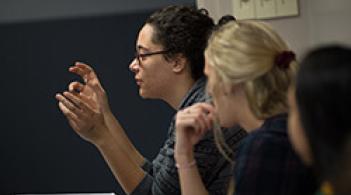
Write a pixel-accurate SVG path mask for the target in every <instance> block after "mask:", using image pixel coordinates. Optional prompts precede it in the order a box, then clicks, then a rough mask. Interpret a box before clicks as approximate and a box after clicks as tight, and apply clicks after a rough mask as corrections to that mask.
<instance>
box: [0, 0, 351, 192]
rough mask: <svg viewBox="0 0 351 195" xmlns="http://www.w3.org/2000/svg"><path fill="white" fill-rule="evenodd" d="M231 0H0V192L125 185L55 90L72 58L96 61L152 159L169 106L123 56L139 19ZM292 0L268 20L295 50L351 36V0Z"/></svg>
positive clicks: (216, 9)
mask: <svg viewBox="0 0 351 195" xmlns="http://www.w3.org/2000/svg"><path fill="white" fill-rule="evenodd" d="M247 1H252V0H246V1H245V2H247ZM270 1H279V0H270ZM234 2H235V0H220V1H213V0H198V1H195V0H178V1H171V0H147V1H146V0H132V1H122V0H74V1H72V0H50V1H47V0H0V67H1V71H0V75H1V76H0V79H1V80H0V81H1V82H0V83H1V84H0V86H1V92H0V94H1V96H0V97H1V99H0V106H1V109H0V113H1V116H0V120H1V127H0V132H1V134H0V135H1V141H0V194H1V195H2V194H15V193H63V192H112V191H114V192H117V193H119V194H123V192H122V190H121V189H120V187H119V185H118V183H117V182H116V181H115V179H114V177H113V175H112V174H111V172H110V171H109V169H108V167H107V165H106V163H105V162H104V160H103V158H102V157H101V155H100V154H99V152H98V151H97V150H96V149H95V148H94V147H93V146H92V145H91V144H89V143H87V142H85V141H84V140H82V139H80V138H79V136H78V135H76V134H75V133H74V131H73V130H72V129H71V128H70V126H69V124H68V123H67V121H66V119H65V118H64V116H63V115H62V114H61V112H60V111H59V109H58V106H57V101H56V100H55V94H56V93H57V92H62V91H63V90H66V88H67V84H68V83H69V82H70V81H73V80H76V79H78V77H77V76H75V75H73V74H70V73H69V72H68V67H69V66H70V65H72V64H73V63H74V62H75V61H82V62H86V63H88V64H91V65H92V66H93V67H94V68H95V70H96V72H97V74H98V75H99V77H100V80H101V82H102V84H103V86H104V88H105V90H106V91H107V93H108V96H109V100H110V104H111V107H112V110H113V112H114V114H115V115H116V116H117V118H118V119H119V120H120V122H121V123H122V125H123V126H124V127H125V129H126V130H127V134H128V135H129V136H130V138H131V139H132V141H133V143H134V144H135V145H136V147H137V148H138V149H140V151H141V152H142V153H143V154H144V155H145V156H146V157H147V158H149V159H152V158H153V157H154V156H155V155H156V154H157V153H158V150H159V148H160V146H161V145H162V143H163V141H164V138H165V137H166V134H167V130H168V123H169V120H170V119H171V117H172V116H173V114H174V111H173V110H172V109H171V108H170V107H169V106H168V105H166V104H165V103H163V102H161V101H157V100H142V99H141V98H140V97H139V95H138V88H137V86H136V84H135V82H134V79H133V74H132V73H131V72H130V71H129V70H128V65H129V63H130V61H131V60H132V59H133V55H134V51H135V39H136V36H137V33H138V31H139V29H140V28H141V26H142V25H143V22H144V21H145V19H146V18H147V17H148V16H149V14H150V13H152V12H153V11H155V10H157V9H159V8H162V7H164V6H167V5H171V4H172V5H173V4H186V5H192V6H195V5H196V4H198V5H199V6H200V7H205V8H207V9H208V10H209V11H210V14H211V15H212V16H213V17H214V18H216V19H218V18H219V17H220V16H221V15H223V14H233V9H232V8H233V4H234ZM297 2H298V14H297V15H295V16H289V17H278V18H269V19H266V21H267V22H269V23H271V24H272V25H273V26H274V28H276V29H277V30H278V32H280V33H281V34H282V36H283V37H284V38H285V39H286V40H287V41H288V42H289V44H290V45H291V47H292V49H293V50H295V51H296V53H297V54H298V55H299V58H301V56H302V55H303V54H304V53H305V51H306V50H308V49H309V48H311V47H314V46H317V45H321V44H327V43H335V42H336V43H343V44H351V25H350V24H351V23H350V22H349V20H350V19H351V12H350V11H349V10H350V8H351V1H349V0H333V1H330V0H308V1H306V0H299V1H297ZM234 15H235V14H234ZM121 160H123V159H121Z"/></svg>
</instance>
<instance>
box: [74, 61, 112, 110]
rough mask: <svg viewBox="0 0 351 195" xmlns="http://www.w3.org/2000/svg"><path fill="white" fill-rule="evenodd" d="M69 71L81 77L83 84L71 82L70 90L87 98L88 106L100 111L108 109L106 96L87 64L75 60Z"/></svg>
mask: <svg viewBox="0 0 351 195" xmlns="http://www.w3.org/2000/svg"><path fill="white" fill-rule="evenodd" d="M69 71H70V72H72V73H75V74H77V75H79V76H81V77H82V79H83V80H84V84H81V83H79V82H72V83H70V85H69V91H70V92H79V94H80V95H81V96H84V97H86V99H88V100H89V102H88V103H89V104H90V106H92V107H94V108H99V109H101V110H102V111H108V110H109V104H108V98H107V95H106V92H105V90H104V89H103V87H102V85H101V83H100V81H99V79H98V77H97V75H96V73H95V72H94V70H93V69H92V68H91V67H90V66H89V65H87V64H84V63H81V62H76V63H75V65H74V66H72V67H70V68H69Z"/></svg>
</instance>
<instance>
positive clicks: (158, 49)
mask: <svg viewBox="0 0 351 195" xmlns="http://www.w3.org/2000/svg"><path fill="white" fill-rule="evenodd" d="M153 35H154V27H153V26H151V25H150V24H145V25H144V26H143V28H142V29H141V30H140V32H139V35H138V38H137V43H136V57H135V59H134V60H133V61H132V62H131V64H130V65H129V69H130V70H131V71H132V72H134V73H135V81H136V83H137V85H138V86H139V94H140V96H142V97H143V98H157V99H158V98H160V99H162V98H163V97H165V96H167V93H168V92H167V89H168V90H169V87H168V84H169V83H170V82H171V81H172V74H173V73H172V65H171V63H172V61H171V60H169V61H167V60H166V59H165V58H164V54H165V53H167V52H166V51H164V49H163V46H162V45H160V44H155V43H153V42H152V37H153Z"/></svg>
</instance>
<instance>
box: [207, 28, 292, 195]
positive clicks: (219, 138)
mask: <svg viewBox="0 0 351 195" xmlns="http://www.w3.org/2000/svg"><path fill="white" fill-rule="evenodd" d="M289 50H290V49H289V48H288V46H287V44H286V43H285V42H284V41H283V40H282V38H280V36H279V35H278V34H277V33H276V32H275V31H274V30H273V29H272V28H271V27H270V26H269V25H268V24H266V23H263V22H258V21H232V22H228V23H227V24H225V25H223V26H222V27H220V28H219V29H218V30H216V31H215V32H214V33H213V34H212V35H211V37H210V39H209V41H208V47H207V49H206V50H205V56H206V60H208V65H210V66H211V67H213V69H214V70H215V72H216V77H217V78H216V80H217V82H216V84H215V86H214V89H213V90H214V93H216V91H217V92H218V90H216V89H219V88H221V87H222V86H223V85H222V84H225V85H226V84H229V85H227V86H235V85H238V84H240V85H242V86H243V89H244V92H245V95H246V97H247V101H248V104H249V106H250V110H251V111H252V112H253V114H254V115H255V116H256V117H257V119H261V120H264V119H267V118H269V117H271V116H274V115H276V114H279V113H283V112H286V111H287V91H288V89H289V86H290V84H291V82H292V79H293V75H294V74H295V72H296V67H297V63H296V61H295V60H292V61H291V62H290V64H288V66H287V67H279V66H278V65H277V64H276V58H277V56H278V55H279V54H281V53H282V52H284V51H289ZM217 123H218V121H217ZM214 132H215V133H214V136H215V142H216V145H217V147H218V149H219V151H220V152H221V153H222V155H224V157H225V158H226V159H228V160H229V162H230V163H231V164H232V167H234V162H233V161H232V160H231V159H230V156H231V155H232V151H231V150H230V149H228V145H227V144H226V143H225V141H224V139H223V134H222V131H221V129H220V128H219V127H218V125H216V126H215V129H214ZM234 189H235V182H234V178H232V179H231V180H230V182H229V188H228V191H227V194H233V192H234Z"/></svg>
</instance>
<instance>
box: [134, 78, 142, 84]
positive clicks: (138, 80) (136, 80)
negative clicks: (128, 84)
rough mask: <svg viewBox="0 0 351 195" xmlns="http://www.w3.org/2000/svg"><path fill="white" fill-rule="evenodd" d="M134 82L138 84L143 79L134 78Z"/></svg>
mask: <svg viewBox="0 0 351 195" xmlns="http://www.w3.org/2000/svg"><path fill="white" fill-rule="evenodd" d="M135 82H136V84H137V85H139V86H140V85H141V83H142V82H143V81H142V80H141V79H138V78H135Z"/></svg>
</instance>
